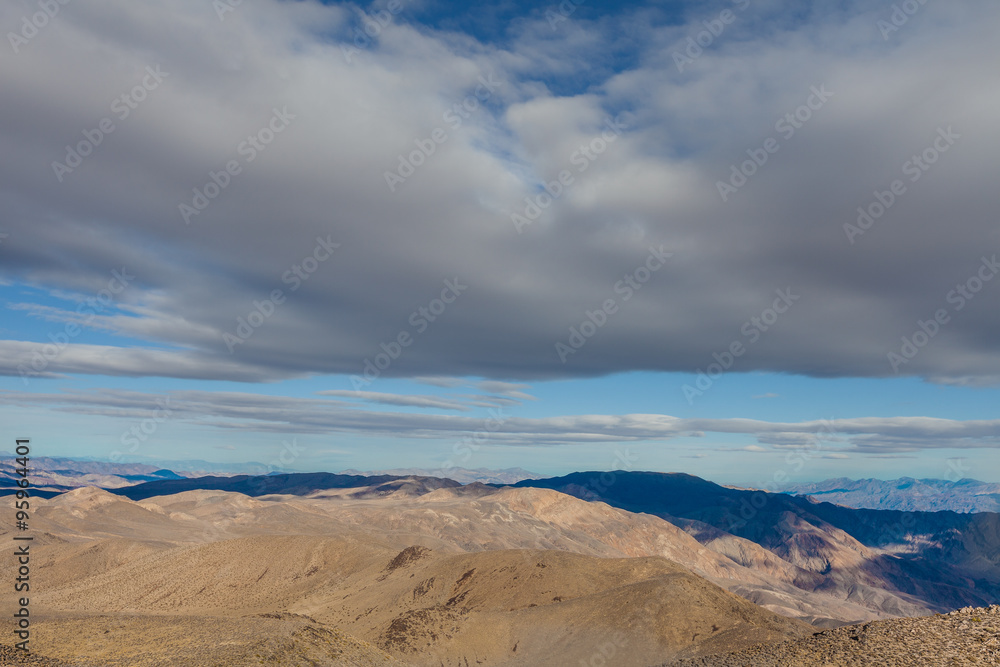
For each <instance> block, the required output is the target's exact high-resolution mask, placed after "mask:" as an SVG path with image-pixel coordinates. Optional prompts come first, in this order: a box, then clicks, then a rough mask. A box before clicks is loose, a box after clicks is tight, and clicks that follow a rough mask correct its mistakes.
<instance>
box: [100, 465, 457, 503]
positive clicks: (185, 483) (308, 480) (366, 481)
mask: <svg viewBox="0 0 1000 667" xmlns="http://www.w3.org/2000/svg"><path fill="white" fill-rule="evenodd" d="M390 482H396V483H397V484H396V485H392V484H388V483H390ZM407 484H409V485H412V484H419V485H423V486H426V487H427V490H428V491H429V490H432V489H437V488H450V487H457V486H461V484H459V483H458V482H456V481H454V480H450V479H444V478H441V477H400V476H398V475H376V476H374V477H365V476H364V475H338V474H334V473H328V472H306V473H287V474H280V475H275V474H270V475H252V476H251V475H236V476H234V477H213V476H207V477H192V478H179V479H168V480H162V481H153V482H145V483H143V484H136V485H135V486H128V487H124V488H120V489H108V491H110V492H111V493H115V494H117V495H120V496H125V497H126V498H128V499H130V500H144V499H146V498H152V497H154V496H166V495H170V494H172V493H180V492H182V491H194V490H197V489H204V490H211V491H232V492H234V493H242V494H245V495H248V496H254V497H255V496H264V495H268V494H271V493H285V494H289V495H294V496H305V495H308V494H310V493H312V492H314V491H321V490H324V489H351V488H356V487H363V486H364V487H367V486H376V485H378V486H380V487H381V488H382V489H384V490H385V492H386V493H391V492H392V491H393V490H396V488H399V487H403V486H405V485H407Z"/></svg>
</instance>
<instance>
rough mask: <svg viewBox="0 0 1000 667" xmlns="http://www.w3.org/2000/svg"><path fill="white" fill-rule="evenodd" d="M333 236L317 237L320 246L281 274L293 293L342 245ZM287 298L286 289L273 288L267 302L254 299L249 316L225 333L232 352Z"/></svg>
mask: <svg viewBox="0 0 1000 667" xmlns="http://www.w3.org/2000/svg"><path fill="white" fill-rule="evenodd" d="M331 236H332V235H331V234H327V236H326V238H323V237H322V236H317V237H316V245H315V247H313V249H312V252H311V253H310V254H308V255H306V256H305V258H303V259H302V260H301V261H299V262H296V263H295V264H293V265H292V266H291V267H290V268H289V269H288V270H287V271H285V272H284V273H283V274H281V282H282V283H284V284H286V285H289V286H290V287H289V288H288V292H289V293H291V292H295V291H297V290H298V289H299V288H300V287H302V285H303V284H304V283H305V282H306V281H307V280H309V278H310V276H312V275H313V274H314V273H316V271H317V270H318V269H319V266H320V264H322V263H323V262H325V261H326V260H328V259H330V258H331V257H333V253H334V252H335V251H336V250H337V248H339V247H340V244H339V243H334V242H333V241H332V240H331ZM286 298H287V296H286V295H285V292H284V290H281V289H275V290H271V293H270V294H269V295H268V297H267V298H265V299H264V300H263V301H257V300H256V299H254V301H253V308H252V309H251V310H250V312H249V313H247V316H246V317H242V316H240V317H237V318H236V328H235V330H234V331H233V333H229V332H228V331H227V332H225V333H224V334H222V341H223V342H224V343H225V344H226V347H228V348H229V354H232V353H233V352H235V351H236V346H237V345H242V344H243V343H245V342H247V341H248V340H250V338H251V337H252V336H253V335H254V333H256V331H257V330H258V329H259V328H260V327H262V326H264V322H266V321H268V320H269V319H271V317H272V316H273V315H274V313H275V312H276V311H277V310H278V306H280V305H281V304H283V303H284V302H285V299H286Z"/></svg>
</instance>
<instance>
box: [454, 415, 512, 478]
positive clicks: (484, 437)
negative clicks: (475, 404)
mask: <svg viewBox="0 0 1000 667" xmlns="http://www.w3.org/2000/svg"><path fill="white" fill-rule="evenodd" d="M487 414H488V415H489V416H488V417H487V418H486V419H484V420H483V427H482V428H480V429H477V430H475V431H473V432H472V433H470V434H469V435H467V436H464V437H463V438H462V439H461V440H459V441H458V442H456V443H455V444H454V446H452V448H451V453H452V456H451V457H449V458H448V459H447V460H446V461H445V462H444V463H442V464H441V469H440V470H439V471H438V473H439V474H440V475H441V476H443V477H444V476H447V474H448V472H449V471H450V470H451V469H452V468H454V467H455V466H457V465H459V464H462V463H468V461H469V459H471V458H472V455H473V454H474V453H475V452H478V451H479V450H480V449H482V448H483V445H485V444H486V442H487V441H488V440H489V439H490V438H491V437H492V436H493V434H494V433H496V432H497V431H499V430H500V428H501V427H502V426H503V425H504V423H506V421H507V420H508V419H510V415H506V414H504V412H503V406H501V407H499V408H490V409H489V411H488V412H487Z"/></svg>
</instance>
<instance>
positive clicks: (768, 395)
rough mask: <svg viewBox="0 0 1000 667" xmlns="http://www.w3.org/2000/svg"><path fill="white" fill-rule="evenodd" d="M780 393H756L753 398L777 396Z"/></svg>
mask: <svg viewBox="0 0 1000 667" xmlns="http://www.w3.org/2000/svg"><path fill="white" fill-rule="evenodd" d="M779 396H781V394H758V395H756V396H754V397H753V398H778V397H779Z"/></svg>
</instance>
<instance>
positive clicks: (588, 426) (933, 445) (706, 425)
mask: <svg viewBox="0 0 1000 667" xmlns="http://www.w3.org/2000/svg"><path fill="white" fill-rule="evenodd" d="M345 393H350V392H337V395H338V396H339V395H342V394H345ZM165 397H169V405H170V409H171V413H172V419H175V420H183V421H189V422H191V423H195V424H199V425H204V426H213V427H217V428H225V429H236V430H245V431H259V432H276V433H311V434H332V433H355V434H369V435H371V434H379V435H391V436H394V437H400V438H414V439H449V438H455V437H457V436H459V435H462V434H465V433H468V432H471V431H477V430H480V429H482V428H483V423H484V421H483V418H482V417H464V416H455V415H435V414H421V413H393V412H377V411H369V410H364V409H360V408H359V407H357V406H356V405H353V404H349V403H345V402H343V401H336V400H330V399H326V398H320V399H315V398H291V397H285V396H266V395H260V394H247V393H240V392H209V391H193V390H188V391H173V392H168V393H167V394H165V395H158V394H148V393H142V392H134V391H122V390H99V391H89V392H77V391H66V392H62V393H49V394H46V393H28V392H14V391H0V404H3V405H13V406H38V405H44V406H49V407H51V408H52V409H55V410H63V411H69V412H73V413H78V414H84V415H101V416H106V417H126V418H141V417H145V416H148V415H149V414H154V413H156V411H157V410H160V409H161V404H162V402H163V400H164V398H165ZM423 407H435V406H431V405H426V406H423ZM504 417H505V418H504V419H502V420H500V419H498V420H496V421H497V422H498V423H497V425H496V428H495V430H493V431H491V436H490V442H491V443H495V444H498V445H566V444H587V443H607V442H623V441H644V440H649V441H667V440H672V439H676V438H681V437H690V436H691V435H692V434H693V433H694V432H704V433H718V434H739V435H748V436H756V437H757V439H758V441H759V442H761V443H766V444H772V445H773V446H774V447H775V449H776V450H778V451H781V450H785V451H793V450H808V451H811V452H820V451H822V453H823V454H828V455H833V454H837V453H848V452H858V453H873V454H888V453H899V452H914V451H919V450H935V449H953V448H955V449H978V448H996V447H998V446H1000V420H970V421H958V420H951V419H934V418H929V417H891V418H881V417H869V418H862V419H833V420H815V421H806V422H797V423H781V422H767V421H760V420H753V419H682V418H678V417H673V416H670V415H651V414H633V415H567V416H553V417H545V418H523V417H511V416H507V415H504ZM699 434H700V433H699ZM706 446H708V445H706ZM744 450H745V451H753V452H765V451H768V450H766V449H765V448H763V447H760V446H758V445H749V446H747V447H745V448H744Z"/></svg>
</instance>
